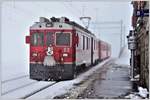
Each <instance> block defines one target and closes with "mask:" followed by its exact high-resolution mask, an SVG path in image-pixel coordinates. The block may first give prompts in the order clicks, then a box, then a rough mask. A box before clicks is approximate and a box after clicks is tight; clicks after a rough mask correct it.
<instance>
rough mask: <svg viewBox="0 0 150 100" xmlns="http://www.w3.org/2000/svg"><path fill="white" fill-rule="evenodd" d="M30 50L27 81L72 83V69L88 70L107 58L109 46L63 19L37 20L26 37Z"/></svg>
mask: <svg viewBox="0 0 150 100" xmlns="http://www.w3.org/2000/svg"><path fill="white" fill-rule="evenodd" d="M26 43H27V44H29V46H30V64H29V66H30V69H29V70H30V72H29V74H30V78H31V79H35V80H68V79H73V78H74V77H75V74H76V68H77V67H79V66H80V67H81V66H82V65H85V66H90V65H93V64H96V63H98V62H99V61H102V60H104V59H106V58H109V57H110V56H111V46H110V44H108V43H106V42H104V41H101V40H99V39H98V38H96V36H95V35H94V34H93V33H91V32H90V31H89V30H88V29H86V28H84V27H82V26H81V25H79V24H77V23H76V22H74V21H70V20H69V19H68V18H66V17H61V18H55V17H52V18H50V19H47V18H44V17H40V20H39V22H35V24H33V25H32V26H30V35H29V36H26Z"/></svg>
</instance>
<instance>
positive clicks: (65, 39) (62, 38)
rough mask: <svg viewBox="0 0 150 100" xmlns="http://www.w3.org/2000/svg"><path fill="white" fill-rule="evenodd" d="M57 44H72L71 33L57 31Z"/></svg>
mask: <svg viewBox="0 0 150 100" xmlns="http://www.w3.org/2000/svg"><path fill="white" fill-rule="evenodd" d="M56 45H57V46H70V33H56Z"/></svg>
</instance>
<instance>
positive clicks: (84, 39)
mask: <svg viewBox="0 0 150 100" xmlns="http://www.w3.org/2000/svg"><path fill="white" fill-rule="evenodd" d="M84 49H85V36H84V35H83V50H84Z"/></svg>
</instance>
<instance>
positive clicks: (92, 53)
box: [91, 37, 94, 65]
mask: <svg viewBox="0 0 150 100" xmlns="http://www.w3.org/2000/svg"><path fill="white" fill-rule="evenodd" d="M93 56H94V51H93V37H92V38H91V64H92V65H93Z"/></svg>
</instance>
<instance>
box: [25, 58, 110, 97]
mask: <svg viewBox="0 0 150 100" xmlns="http://www.w3.org/2000/svg"><path fill="white" fill-rule="evenodd" d="M110 60H111V58H110V59H107V60H105V61H103V62H102V63H100V64H98V65H96V66H95V67H93V68H91V69H90V70H88V71H87V72H85V73H83V74H81V75H79V76H78V77H77V78H76V79H74V80H69V81H61V82H58V83H56V84H54V85H53V86H50V87H49V88H47V89H45V90H43V91H41V92H38V93H36V94H34V95H32V96H31V97H29V98H28V99H33V98H38V99H50V98H51V99H52V98H54V97H55V96H58V95H62V94H65V93H67V92H69V90H70V89H72V88H73V87H74V84H78V83H80V82H81V81H83V80H86V79H87V78H88V76H90V75H91V74H93V73H94V72H96V70H97V69H99V68H100V67H102V66H103V65H104V64H105V63H106V62H108V61H110Z"/></svg>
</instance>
